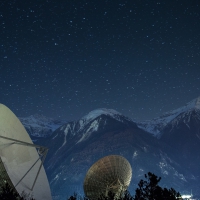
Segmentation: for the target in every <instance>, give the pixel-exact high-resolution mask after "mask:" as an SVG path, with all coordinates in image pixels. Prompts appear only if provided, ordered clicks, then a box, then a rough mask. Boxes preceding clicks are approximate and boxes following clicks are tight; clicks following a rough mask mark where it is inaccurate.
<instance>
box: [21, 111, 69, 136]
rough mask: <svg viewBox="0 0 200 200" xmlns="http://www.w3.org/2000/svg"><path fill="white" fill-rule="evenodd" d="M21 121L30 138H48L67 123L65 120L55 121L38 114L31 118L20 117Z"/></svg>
mask: <svg viewBox="0 0 200 200" xmlns="http://www.w3.org/2000/svg"><path fill="white" fill-rule="evenodd" d="M19 120H20V121H21V122H22V124H23V125H24V127H25V128H26V130H27V132H28V133H29V134H30V136H33V137H48V136H49V135H51V133H52V132H53V131H55V130H56V129H57V128H59V127H60V126H62V125H63V124H64V123H66V121H63V120H55V119H52V118H47V117H45V116H43V115H38V114H36V115H31V116H29V117H20V118H19Z"/></svg>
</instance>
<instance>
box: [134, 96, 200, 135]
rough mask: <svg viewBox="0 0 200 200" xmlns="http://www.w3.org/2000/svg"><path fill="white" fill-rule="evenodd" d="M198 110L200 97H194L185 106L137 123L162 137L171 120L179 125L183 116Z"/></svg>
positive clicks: (199, 108)
mask: <svg viewBox="0 0 200 200" xmlns="http://www.w3.org/2000/svg"><path fill="white" fill-rule="evenodd" d="M198 110H200V97H198V98H196V99H193V100H192V101H190V102H189V103H187V104H186V105H185V106H183V107H180V108H178V109H175V110H172V111H169V112H166V113H164V114H163V115H162V116H160V117H158V118H155V119H152V120H146V121H143V122H139V123H137V125H138V127H140V128H141V129H143V130H145V131H147V132H149V133H151V134H153V135H154V136H155V137H158V138H159V137H161V134H162V130H163V129H164V128H165V126H166V125H168V124H169V123H170V122H172V121H173V124H174V125H175V124H176V125H177V123H178V122H179V120H180V119H181V118H183V117H185V116H186V115H187V116H190V114H191V113H192V112H193V111H198ZM185 120H186V119H185ZM188 120H189V119H188ZM185 123H186V124H187V120H186V121H185Z"/></svg>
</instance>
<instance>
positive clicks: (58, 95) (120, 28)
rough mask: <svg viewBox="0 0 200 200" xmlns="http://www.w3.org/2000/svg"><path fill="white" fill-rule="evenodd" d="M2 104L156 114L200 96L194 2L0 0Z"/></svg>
mask: <svg viewBox="0 0 200 200" xmlns="http://www.w3.org/2000/svg"><path fill="white" fill-rule="evenodd" d="M0 52H1V53H0V91H1V93H0V103H3V104H5V105H6V106H8V107H9V108H10V109H11V110H12V111H13V112H14V113H15V114H16V115H17V116H19V117H26V116H29V115H32V114H36V113H37V114H42V115H44V116H47V117H53V118H62V119H67V120H73V119H78V118H80V117H82V116H84V115H85V114H87V113H88V112H90V111H92V110H94V109H97V108H112V109H115V110H117V111H118V112H121V113H122V114H124V115H126V116H128V117H130V118H132V119H136V120H144V119H152V118H154V117H157V116H159V115H161V114H162V113H164V112H166V111H169V110H172V109H175V108H178V107H180V106H183V105H185V104H186V103H187V102H189V101H190V100H192V99H194V98H197V97H198V96H199V95H200V2H199V0H196V1H195V0H160V1H159V0H157V1H155V0H127V1H126V0H1V1H0Z"/></svg>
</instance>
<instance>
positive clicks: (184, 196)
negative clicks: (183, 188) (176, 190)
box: [181, 195, 192, 198]
mask: <svg viewBox="0 0 200 200" xmlns="http://www.w3.org/2000/svg"><path fill="white" fill-rule="evenodd" d="M181 197H182V198H190V197H192V196H191V195H182V196H181Z"/></svg>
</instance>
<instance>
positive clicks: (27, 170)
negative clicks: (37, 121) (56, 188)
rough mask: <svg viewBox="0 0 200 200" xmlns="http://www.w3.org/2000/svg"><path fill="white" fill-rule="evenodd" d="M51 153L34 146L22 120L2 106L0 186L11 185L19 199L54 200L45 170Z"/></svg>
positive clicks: (0, 122) (0, 110) (0, 124)
mask: <svg viewBox="0 0 200 200" xmlns="http://www.w3.org/2000/svg"><path fill="white" fill-rule="evenodd" d="M36 149H37V150H38V151H37V150H36ZM47 151H48V149H47V148H45V147H42V146H39V145H34V144H33V143H32V141H31V139H30V137H29V135H28V133H27V132H26V130H25V128H24V127H23V125H22V124H21V122H20V121H19V119H18V118H17V117H16V116H15V115H14V113H13V112H12V111H11V110H10V109H9V108H7V107H6V106H4V105H3V104H0V185H3V184H4V183H5V182H8V184H9V185H10V186H11V187H13V188H14V189H15V191H17V192H18V193H19V195H21V194H22V192H25V193H27V194H30V195H33V198H35V199H36V200H40V199H43V200H51V199H52V198H51V191H50V187H49V183H48V180H47V177H46V173H45V170H44V168H43V162H44V159H45V157H46V154H47Z"/></svg>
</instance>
